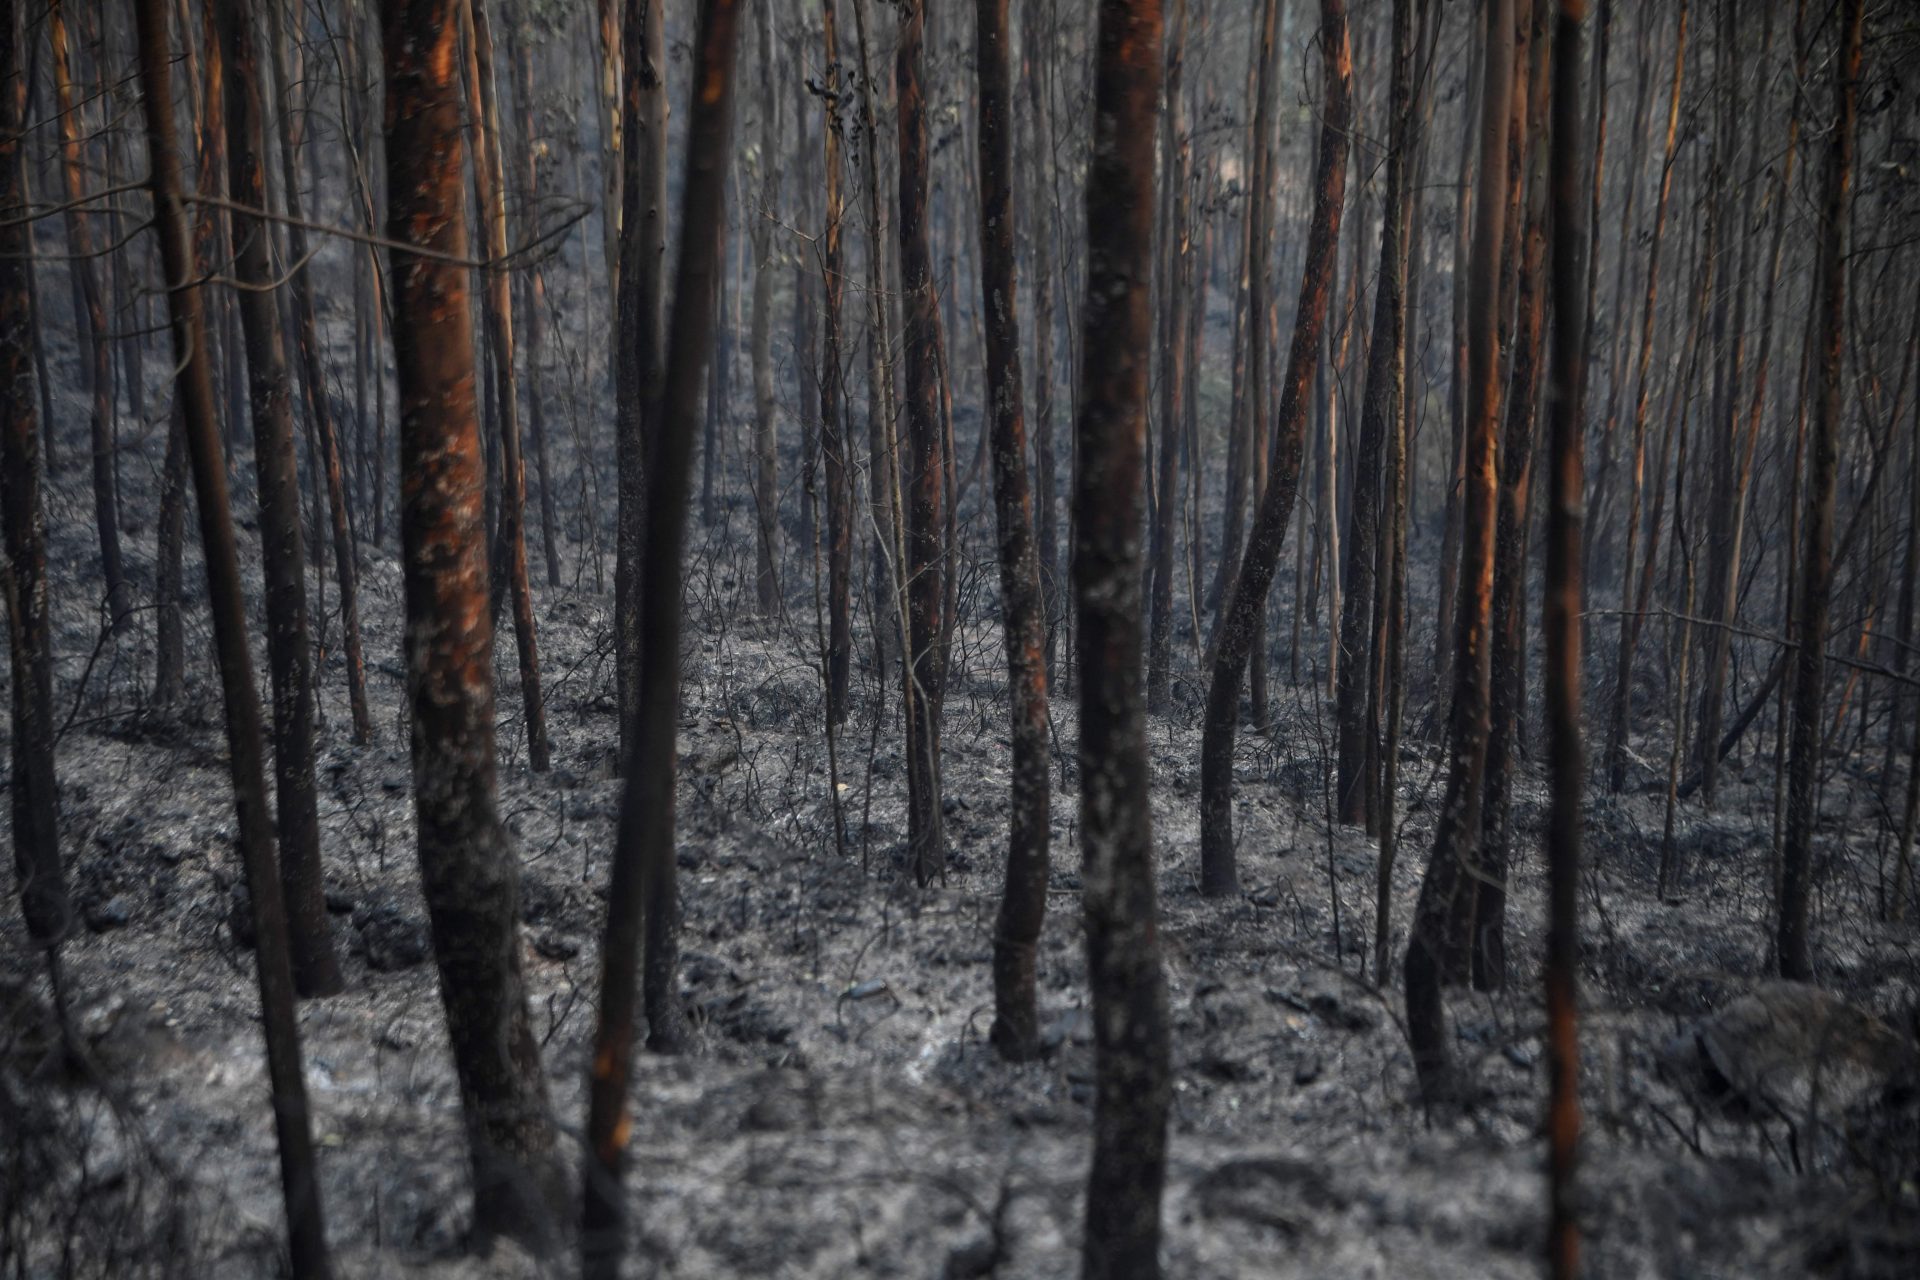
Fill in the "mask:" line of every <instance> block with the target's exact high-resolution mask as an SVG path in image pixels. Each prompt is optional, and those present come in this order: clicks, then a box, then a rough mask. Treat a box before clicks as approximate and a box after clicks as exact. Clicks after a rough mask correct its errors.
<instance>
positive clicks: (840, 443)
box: [820, 0, 853, 728]
mask: <svg viewBox="0 0 1920 1280" xmlns="http://www.w3.org/2000/svg"><path fill="white" fill-rule="evenodd" d="M824 24H825V29H824V32H823V36H822V39H823V42H824V44H825V48H826V58H827V67H828V69H829V74H834V75H837V68H838V61H839V48H838V33H837V31H836V30H835V25H834V13H833V0H826V7H825V10H824ZM835 83H836V85H837V83H838V82H837V81H836V82H835ZM826 102H827V110H828V116H827V119H826V123H825V126H824V127H823V128H822V129H821V131H820V132H821V136H822V138H823V139H824V143H823V146H824V149H825V153H826V154H825V162H826V168H827V177H826V187H827V210H826V225H825V226H824V227H823V228H821V232H820V243H821V257H820V290H821V309H822V318H821V345H820V453H821V461H822V462H823V463H824V464H825V470H826V478H827V722H828V724H829V725H831V726H832V727H834V728H838V727H839V726H840V725H842V724H844V723H845V722H846V719H847V694H848V687H849V685H850V684H851V682H852V678H853V609H852V604H851V601H850V595H851V585H850V581H849V580H850V578H851V577H852V573H853V494H852V471H851V469H850V464H851V462H852V455H851V452H850V451H849V448H848V440H847V428H846V415H845V410H844V405H843V402H844V400H845V398H846V388H845V386H844V384H843V381H842V377H841V355H840V304H841V297H842V293H843V286H844V284H845V278H844V277H843V276H842V274H841V265H840V260H841V254H840V243H841V234H840V233H841V223H842V221H843V220H844V218H845V216H846V197H845V196H844V194H843V193H842V188H841V181H842V179H841V160H840V120H839V117H838V114H837V109H838V108H837V99H836V98H835V97H834V96H833V95H832V94H829V95H828V96H827V98H826Z"/></svg>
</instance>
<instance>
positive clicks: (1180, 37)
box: [1147, 0, 1192, 715]
mask: <svg viewBox="0 0 1920 1280" xmlns="http://www.w3.org/2000/svg"><path fill="white" fill-rule="evenodd" d="M1186 44H1187V0H1173V23H1172V26H1171V28H1170V30H1169V31H1168V35H1167V50H1166V88H1165V106H1164V107H1163V108H1162V112H1161V117H1162V118H1161V122H1160V135H1161V136H1160V172H1161V174H1162V181H1163V182H1164V184H1165V189H1164V190H1163V191H1162V192H1161V196H1160V208H1161V210H1162V213H1163V215H1164V217H1163V225H1162V226H1161V228H1160V244H1161V253H1160V281H1161V283H1160V291H1161V299H1162V301H1161V307H1160V339H1159V347H1160V439H1159V446H1160V450H1159V453H1160V462H1159V468H1158V474H1157V475H1155V476H1154V484H1155V486H1156V488H1155V490H1154V492H1155V495H1156V496H1155V501H1154V510H1153V533H1152V542H1151V545H1150V548H1149V557H1148V559H1149V562H1148V572H1149V573H1150V574H1151V575H1152V579H1153V581H1152V589H1151V590H1150V592H1149V593H1148V598H1147V603H1148V607H1149V610H1150V614H1151V622H1150V625H1149V628H1148V632H1147V710H1148V711H1149V712H1150V713H1153V714H1156V715H1159V714H1164V713H1165V712H1166V710H1167V699H1168V692H1169V684H1170V678H1171V675H1172V667H1173V575H1174V566H1173V543H1174V529H1175V516H1176V514H1177V512H1178V510H1179V506H1180V439H1181V436H1182V434H1183V433H1182V432H1181V430H1180V421H1181V417H1182V414H1183V412H1184V410H1185V407H1186V382H1187V376H1188V369H1187V342H1186V336H1187V308H1188V306H1189V305H1190V298H1189V296H1188V287H1187V281H1186V279H1185V267H1186V260H1187V257H1188V254H1189V252H1190V248H1191V246H1190V245H1189V244H1188V237H1189V234H1190V228H1189V226H1188V222H1189V214H1190V210H1189V204H1190V201H1189V199H1188V189H1189V185H1188V184H1189V177H1188V175H1189V170H1190V169H1191V167H1192V155H1191V152H1192V146H1191V143H1190V141H1189V139H1188V138H1187V137H1186V127H1187V120H1186V102H1185V100H1184V98H1183V96H1182V92H1181V87H1180V81H1181V73H1182V64H1183V63H1184V61H1185V58H1186Z"/></svg>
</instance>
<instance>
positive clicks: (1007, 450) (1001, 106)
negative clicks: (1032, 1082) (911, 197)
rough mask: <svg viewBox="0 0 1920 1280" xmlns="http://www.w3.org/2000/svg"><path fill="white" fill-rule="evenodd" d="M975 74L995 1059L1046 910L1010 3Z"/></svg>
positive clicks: (1039, 623) (1010, 1028)
mask: <svg viewBox="0 0 1920 1280" xmlns="http://www.w3.org/2000/svg"><path fill="white" fill-rule="evenodd" d="M974 13H975V34H976V41H975V65H976V66H977V67H978V68H979V74H980V292H981V295H982V297H984V298H985V300H986V346H987V405H988V409H989V412H990V414H991V428H992V436H993V444H992V451H993V502H994V507H993V510H994V522H995V527H996V529H997V531H998V534H999V550H1000V601H1001V616H1002V620H1003V623H1004V629H1005V641H1004V644H1005V648H1006V655H1007V684H1008V688H1009V689H1010V690H1011V700H1012V712H1013V723H1012V728H1011V733H1010V736H1011V738H1012V742H1013V764H1012V777H1011V780H1010V781H1011V786H1012V791H1013V799H1012V806H1011V807H1012V814H1011V818H1010V821H1009V829H1008V834H1007V880H1006V890H1005V892H1004V894H1003V895H1002V896H1001V899H1000V915H999V919H998V921H997V922H996V924H995V926H994V934H993V995H994V1019H993V1027H992V1030H991V1032H990V1033H989V1038H990V1039H991V1040H992V1042H993V1045H994V1047H995V1048H996V1049H998V1050H999V1051H1000V1054H1001V1056H1002V1057H1004V1058H1007V1059H1008V1060H1010V1061H1016V1062H1018V1061H1023V1060H1025V1059H1028V1058H1031V1057H1033V1056H1034V1055H1035V1054H1036V1053H1037V1052H1039V1048H1040V1044H1039V1021H1038V1017H1037V1014H1036V1011H1035V1000H1034V970H1035V962H1036V959H1037V955H1038V947H1039V941H1040V925H1041V921H1042V919H1043V918H1044V917H1045V915H1046V908H1047V840H1048V835H1049V832H1050V819H1049V817H1048V812H1049V800H1050V785H1049V781H1048V778H1047V662H1046V618H1045V615H1044V613H1043V606H1042V602H1041V596H1040V559H1039V554H1038V552H1037V549H1036V548H1035V546H1034V536H1033V497H1032V494H1031V493H1029V492H1028V488H1027V439H1026V421H1025V418H1024V415H1023V410H1022V406H1021V386H1020V324H1019V308H1018V303H1019V295H1018V293H1017V292H1016V289H1015V278H1014V249H1013V229H1014V211H1013V131H1014V124H1013V91H1012V87H1011V85H1010V83H1009V70H1008V62H1009V58H1008V52H1007V46H1008V44H1009V42H1010V33H1009V32H1008V29H1007V0H978V4H977V6H976V8H975V10H974Z"/></svg>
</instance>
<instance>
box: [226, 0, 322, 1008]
mask: <svg viewBox="0 0 1920 1280" xmlns="http://www.w3.org/2000/svg"><path fill="white" fill-rule="evenodd" d="M215 3H216V4H217V6H218V11H219V15H220V52H221V56H222V58H223V59H224V60H225V62H226V66H227V75H226V108H227V121H228V126H229V129H230V134H229V137H228V139H227V185H228V189H229V190H230V191H231V192H232V194H233V199H234V202H235V205H236V206H245V207H247V208H250V209H265V208H266V207H267V170H266V159H267V146H266V142H267V139H266V124H265V119H264V115H263V107H264V103H265V101H266V98H265V95H264V94H263V93H262V92H261V88H262V82H261V75H260V57H259V53H258V51H257V50H256V49H255V47H254V42H253V29H252V25H251V22H252V15H251V14H249V13H248V12H247V9H248V7H249V0H215ZM233 230H234V244H235V246H236V247H237V248H238V250H239V254H238V259H237V261H236V263H235V268H236V270H237V272H238V275H239V278H240V282H241V285H242V287H241V288H240V289H239V290H238V293H239V302H240V321H241V325H242V327H243V329H244V330H245V337H246V346H247V392H248V400H249V407H250V410H251V414H252V418H253V463H254V475H255V483H256V485H257V487H258V492H259V500H260V501H259V513H260V561H261V568H262V572H263V575H264V577H265V580H266V610H265V613H266V629H267V667H268V671H269V673H270V675H271V678H272V680H271V683H272V687H273V766H274V767H273V774H274V796H275V801H276V810H277V817H278V819H279V825H280V880H281V884H282V885H283V886H284V889H285V895H286V909H287V916H288V923H289V924H290V925H291V927H292V931H293V932H292V938H291V941H292V944H293V980H294V985H295V986H296V987H297V988H298V989H299V992H300V994H301V995H306V996H325V995H334V994H336V993H337V992H339V991H341V990H343V989H344V988H345V987H346V980H345V979H344V978H342V977H341V974H340V964H339V961H338V960H337V959H336V958H335V956H334V953H333V941H332V939H331V937H330V936H329V933H328V923H327V904H326V899H325V896H324V891H323V886H322V884H321V874H320V816H319V805H318V802H317V800H316V798H315V795H314V783H313V663H312V658H311V657H310V650H309V645H308V633H307V589H306V556H305V550H304V544H303V541H302V538H301V531H300V476H299V473H298V470H297V468H296V466H295V463H294V446H293V379H292V376H291V373H290V372H289V370H288V368H287V352H286V346H285V344H284V342H283V340H282V336H281V333H280V306H279V302H278V299H277V297H276V295H275V293H274V292H273V280H274V276H275V274H276V273H275V271H274V268H273V264H272V263H271V262H270V261H269V258H268V245H269V241H270V238H271V236H270V229H269V228H268V226H267V225H266V222H265V220H264V219H262V218H258V217H255V216H254V215H252V214H250V213H240V212H238V211H237V209H236V212H235V213H234V218H233Z"/></svg>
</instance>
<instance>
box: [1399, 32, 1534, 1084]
mask: <svg viewBox="0 0 1920 1280" xmlns="http://www.w3.org/2000/svg"><path fill="white" fill-rule="evenodd" d="M1514 3H1515V0H1489V2H1488V6H1487V38H1486V51H1485V55H1484V59H1483V72H1484V79H1483V82H1482V85H1481V93H1480V159H1481V163H1480V167H1479V173H1478V175H1477V177H1478V184H1477V185H1478V189H1477V191H1476V192H1475V195H1474V206H1475V208H1476V209H1477V210H1478V211H1479V216H1478V217H1477V218H1476V219H1475V220H1474V227H1473V254H1472V260H1471V265H1470V270H1469V277H1468V280H1467V287H1468V289H1469V290H1470V293H1469V296H1468V304H1467V310H1468V323H1467V341H1468V372H1469V377H1468V383H1467V416H1466V435H1465V448H1464V449H1463V455H1464V457H1465V461H1466V480H1467V484H1466V490H1465V493H1464V495H1463V498H1462V507H1461V555H1460V577H1459V585H1460V595H1459V598H1458V600H1457V601H1456V602H1455V608H1454V610H1453V623H1454V656H1453V664H1452V665H1453V681H1454V684H1453V709H1452V717H1451V718H1452V723H1451V727H1450V731H1449V734H1448V748H1447V754H1448V767H1447V791H1446V797H1445V799H1444V801H1443V802H1442V807H1441V810H1440V819H1439V826H1438V829H1437V831H1436V832H1435V834H1434V843H1433V854H1432V857H1431V859H1430V860H1429V862H1428V864H1427V873H1426V876H1425V877H1424V878H1423V879H1422V881H1421V884H1420V897H1419V900H1418V902H1417V903H1416V905H1415V907H1414V916H1413V925H1412V929H1411V932H1410V935H1409V937H1408V941H1407V958H1406V963H1405V982H1406V995H1407V1033H1408V1040H1409V1042H1410V1044H1411V1046H1412V1049H1413V1061H1414V1066H1415V1068H1416V1069H1417V1070H1418V1072H1419V1077H1420V1088H1421V1092H1422V1093H1423V1094H1424V1096H1425V1097H1426V1098H1427V1099H1428V1101H1429V1102H1432V1101H1434V1100H1437V1099H1438V1098H1439V1097H1440V1095H1442V1094H1443V1093H1444V1092H1446V1090H1447V1086H1448V1084H1449V1083H1450V1081H1449V1077H1450V1076H1451V1054H1450V1053H1449V1050H1448V1045H1447V1027H1446V1009H1445V1006H1444V1004H1443V1003H1442V1001H1441V984H1442V983H1443V982H1448V981H1455V980H1458V979H1459V978H1461V977H1463V976H1464V975H1465V969H1466V963H1465V962H1466V958H1467V946H1468V938H1467V928H1468V925H1469V924H1470V922H1471V920H1472V906H1473V899H1472V884H1473V880H1472V870H1471V864H1472V862H1473V861H1474V860H1475V859H1476V858H1477V855H1478V845H1479V839H1478V837H1479V827H1480V808H1481V781H1482V778H1483V776H1484V773H1485V769H1486V761H1487V732H1488V707H1487V682H1488V678H1489V659H1490V653H1489V650H1488V639H1489V636H1488V631H1489V629H1490V626H1491V623H1492V616H1491V615H1492V609H1493V560H1494V503H1495V499H1496V497H1497V493H1496V490H1497V487H1498V478H1497V476H1496V474H1495V461H1496V455H1497V453H1498V446H1499V426H1500V394H1501V385H1500V376H1499V375H1500V351H1499V314H1498V308H1499V288H1500V264H1501V259H1502V256H1503V253H1504V251H1505V249H1504V245H1505V234H1504V232H1505V226H1504V223H1505V218H1504V217H1503V216H1502V211H1503V210H1504V209H1505V208H1506V207H1507V166H1506V165H1504V164H1501V163H1499V159H1500V157H1501V155H1502V145H1503V143H1504V141H1505V139H1506V135H1507V129H1508V117H1509V115H1510V113H1511V107H1512V103H1511V97H1512V93H1513V80H1514V44H1513V33H1514Z"/></svg>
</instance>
